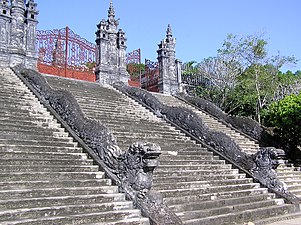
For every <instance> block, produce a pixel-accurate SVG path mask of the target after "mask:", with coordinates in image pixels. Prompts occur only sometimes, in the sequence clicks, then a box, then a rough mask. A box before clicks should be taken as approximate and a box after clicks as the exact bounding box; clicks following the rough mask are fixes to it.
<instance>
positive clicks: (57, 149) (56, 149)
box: [0, 145, 83, 159]
mask: <svg viewBox="0 0 301 225" xmlns="http://www.w3.org/2000/svg"><path fill="white" fill-rule="evenodd" d="M1 152H2V153H13V152H14V153H17V154H20V153H41V154H48V153H49V154H52V155H53V154H54V153H58V154H60V155H59V156H61V155H62V154H63V153H65V154H66V153H70V154H81V153H83V149H82V148H79V147H65V146H62V147H61V146H47V147H43V146H25V145H4V146H0V153H1ZM37 159H39V157H38V158H37Z"/></svg>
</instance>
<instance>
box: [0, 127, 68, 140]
mask: <svg viewBox="0 0 301 225" xmlns="http://www.w3.org/2000/svg"><path fill="white" fill-rule="evenodd" d="M0 127H1V131H2V133H3V134H5V135H25V136H44V137H45V136H46V137H49V136H54V137H56V138H57V137H59V138H62V137H64V138H66V137H68V139H71V140H72V138H71V137H70V136H69V133H67V132H64V131H63V130H62V128H61V129H48V128H47V129H45V128H36V129H34V130H30V128H24V127H14V128H12V127H8V126H7V127H2V126H1V125H0Z"/></svg>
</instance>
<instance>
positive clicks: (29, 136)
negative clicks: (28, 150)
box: [0, 132, 73, 143]
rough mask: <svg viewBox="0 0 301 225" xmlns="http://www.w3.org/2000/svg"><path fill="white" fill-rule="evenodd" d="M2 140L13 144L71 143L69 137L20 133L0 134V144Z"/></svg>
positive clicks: (71, 139)
mask: <svg viewBox="0 0 301 225" xmlns="http://www.w3.org/2000/svg"><path fill="white" fill-rule="evenodd" d="M4 140H8V141H12V140H14V141H15V142H23V140H35V141H38V142H42V141H53V142H56V141H58V142H60V143H61V142H67V143H73V138H71V137H53V136H47V135H41V134H22V133H11V132H10V133H7V132H2V133H0V143H1V142H2V141H4Z"/></svg>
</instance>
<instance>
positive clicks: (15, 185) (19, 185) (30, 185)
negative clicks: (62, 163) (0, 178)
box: [0, 179, 112, 190]
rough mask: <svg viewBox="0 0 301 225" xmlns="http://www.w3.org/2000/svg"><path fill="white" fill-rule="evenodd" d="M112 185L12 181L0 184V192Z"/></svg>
mask: <svg viewBox="0 0 301 225" xmlns="http://www.w3.org/2000/svg"><path fill="white" fill-rule="evenodd" d="M101 185H104V186H108V185H112V182H111V180H109V179H86V180H42V181H39V180H34V181H26V180H23V181H12V182H0V190H5V188H9V189H10V190H18V189H35V188H39V189H41V188H64V187H93V186H101Z"/></svg>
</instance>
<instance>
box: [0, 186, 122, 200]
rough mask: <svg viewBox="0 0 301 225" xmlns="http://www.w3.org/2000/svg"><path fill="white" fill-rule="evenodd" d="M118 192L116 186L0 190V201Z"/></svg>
mask: <svg viewBox="0 0 301 225" xmlns="http://www.w3.org/2000/svg"><path fill="white" fill-rule="evenodd" d="M117 192H118V187H117V186H100V187H94V186H92V187H89V186H88V187H62V188H44V189H20V190H0V199H1V200H6V199H20V198H41V197H54V196H69V195H97V194H106V193H109V194H113V193H117Z"/></svg>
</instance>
